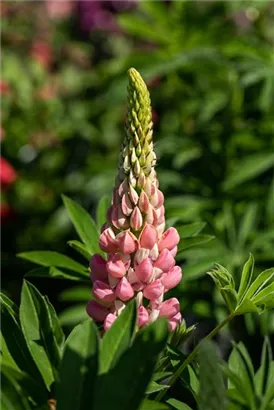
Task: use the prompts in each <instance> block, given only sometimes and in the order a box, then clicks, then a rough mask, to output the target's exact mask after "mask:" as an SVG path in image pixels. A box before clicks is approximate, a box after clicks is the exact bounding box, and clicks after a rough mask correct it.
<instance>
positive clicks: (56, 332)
mask: <svg viewBox="0 0 274 410" xmlns="http://www.w3.org/2000/svg"><path fill="white" fill-rule="evenodd" d="M44 300H45V303H46V305H47V309H48V317H49V324H50V328H51V331H52V333H53V336H54V339H55V341H56V344H57V346H58V347H59V349H60V352H62V350H63V345H64V341H65V336H64V333H63V330H62V327H61V324H60V321H59V319H58V316H57V314H56V312H55V309H54V307H53V306H52V304H51V303H50V301H49V299H48V297H47V296H45V297H44ZM55 341H54V342H55Z"/></svg>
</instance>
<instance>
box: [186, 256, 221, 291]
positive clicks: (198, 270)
mask: <svg viewBox="0 0 274 410" xmlns="http://www.w3.org/2000/svg"><path fill="white" fill-rule="evenodd" d="M213 264H214V261H213V259H211V258H210V259H206V260H201V261H200V262H199V263H195V264H193V265H192V264H186V265H184V281H190V280H195V279H197V278H199V277H201V276H204V275H205V273H206V272H207V271H208V269H211V268H212V267H213ZM179 286H180V285H179ZM182 286H183V285H182Z"/></svg>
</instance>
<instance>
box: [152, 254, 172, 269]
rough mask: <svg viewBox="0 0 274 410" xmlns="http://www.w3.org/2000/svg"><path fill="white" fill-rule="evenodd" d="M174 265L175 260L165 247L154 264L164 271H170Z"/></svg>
mask: <svg viewBox="0 0 274 410" xmlns="http://www.w3.org/2000/svg"><path fill="white" fill-rule="evenodd" d="M174 265H175V260H174V258H173V256H172V255H171V253H170V252H169V251H168V250H167V249H163V250H162V251H161V252H160V255H159V257H158V259H157V260H156V261H155V262H154V266H155V267H156V268H159V269H161V270H162V271H163V272H168V271H169V270H170V269H171V268H173V266H174Z"/></svg>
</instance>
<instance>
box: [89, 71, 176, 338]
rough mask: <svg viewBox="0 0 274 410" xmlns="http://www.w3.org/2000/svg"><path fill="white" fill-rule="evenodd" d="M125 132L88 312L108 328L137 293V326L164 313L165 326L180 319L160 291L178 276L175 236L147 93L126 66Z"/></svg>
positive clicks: (93, 271)
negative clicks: (162, 188) (158, 173)
mask: <svg viewBox="0 0 274 410" xmlns="http://www.w3.org/2000/svg"><path fill="white" fill-rule="evenodd" d="M128 75H129V86H128V109H127V120H126V136H125V139H124V142H123V144H122V147H121V152H120V158H119V169H118V175H117V178H116V181H115V188H114V190H113V197H112V205H111V206H110V208H109V209H108V212H107V222H106V223H105V224H104V225H103V227H102V230H101V235H100V239H99V245H100V248H101V249H102V250H103V251H104V252H106V253H107V259H104V258H103V257H102V256H101V255H99V254H95V255H93V257H92V259H91V261H90V270H91V280H92V282H93V297H94V299H93V300H91V301H90V302H89V303H88V306H87V312H88V314H89V315H90V316H91V317H92V318H93V319H94V320H95V321H98V322H104V329H105V330H108V329H109V327H110V326H111V325H112V323H113V322H114V321H115V319H116V318H117V316H118V315H119V314H120V312H121V311H122V310H123V309H124V308H125V305H126V303H127V302H128V301H130V300H131V299H132V298H134V297H135V298H136V300H137V305H138V319H137V324H138V326H139V327H142V326H145V325H146V324H148V323H151V322H153V321H155V320H156V319H157V318H158V317H166V318H168V322H169V330H170V331H174V330H175V328H176V326H177V325H178V324H179V323H180V322H181V313H180V305H179V302H178V300H177V299H175V298H171V299H168V300H166V301H164V294H165V293H166V292H167V291H168V290H170V289H172V288H174V287H175V286H176V285H177V284H178V283H179V282H180V281H181V278H182V271H181V268H180V267H179V266H176V265H175V256H176V253H177V244H178V242H179V240H180V238H179V235H178V232H177V230H176V229H175V228H172V227H171V228H168V229H167V230H166V231H165V208H164V195H163V193H162V192H161V191H160V190H159V182H158V180H157V176H156V172H155V169H154V167H155V162H156V155H155V152H154V150H153V141H152V119H151V105H150V97H149V92H148V90H147V87H146V84H145V83H144V81H143V79H142V78H141V76H140V74H139V73H138V72H137V71H136V70H135V69H133V68H131V69H130V70H129V71H128Z"/></svg>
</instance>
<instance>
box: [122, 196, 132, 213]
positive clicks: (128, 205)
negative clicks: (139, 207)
mask: <svg viewBox="0 0 274 410" xmlns="http://www.w3.org/2000/svg"><path fill="white" fill-rule="evenodd" d="M121 206H122V211H123V214H124V215H126V216H129V215H130V214H131V212H132V210H133V205H132V202H131V200H130V199H129V196H128V194H124V195H123V197H122V203H121Z"/></svg>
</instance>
